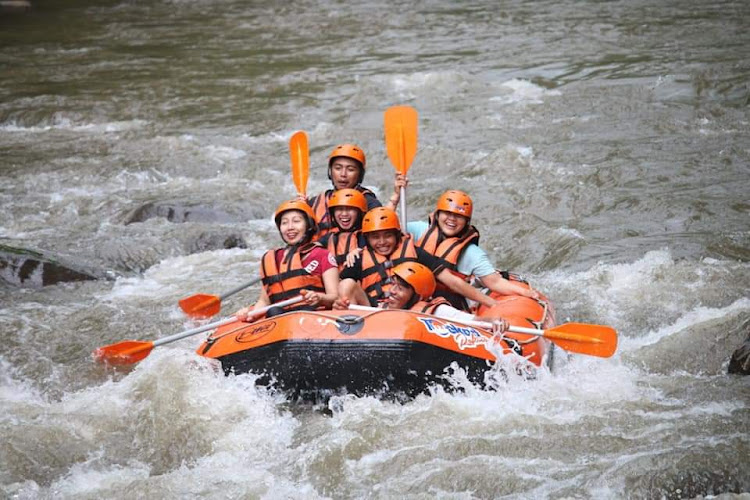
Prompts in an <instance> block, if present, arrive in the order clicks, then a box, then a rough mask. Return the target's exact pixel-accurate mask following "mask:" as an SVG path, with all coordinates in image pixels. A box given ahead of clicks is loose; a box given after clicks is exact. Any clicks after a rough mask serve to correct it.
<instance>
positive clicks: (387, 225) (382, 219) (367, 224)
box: [362, 207, 401, 234]
mask: <svg viewBox="0 0 750 500" xmlns="http://www.w3.org/2000/svg"><path fill="white" fill-rule="evenodd" d="M386 229H395V230H397V231H401V224H400V223H399V221H398V215H396V212H394V211H393V210H391V209H390V208H386V207H377V208H373V209H372V210H370V211H369V212H367V213H366V214H365V218H364V219H362V233H363V234H364V233H371V232H373V231H384V230H386Z"/></svg>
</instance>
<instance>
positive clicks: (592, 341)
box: [349, 305, 617, 358]
mask: <svg viewBox="0 0 750 500" xmlns="http://www.w3.org/2000/svg"><path fill="white" fill-rule="evenodd" d="M349 309H354V310H357V311H387V309H378V308H376V307H369V306H359V305H350V306H349ZM441 319H444V318H441ZM455 321H456V322H457V323H463V324H466V325H471V326H477V327H479V328H484V329H486V330H491V329H492V323H488V322H485V321H463V320H461V321H459V320H455ZM508 331H511V332H515V333H525V334H527V335H536V336H537V337H544V338H546V339H548V340H551V341H552V342H554V343H555V345H557V346H559V347H560V348H562V349H564V350H566V351H570V352H575V353H578V354H588V355H589V356H598V357H600V358H608V357H610V356H612V355H613V354H614V353H615V350H617V332H616V331H615V329H614V328H612V327H610V326H604V325H591V324H587V323H565V324H562V325H558V326H555V327H553V328H548V329H547V330H540V329H537V328H525V327H523V326H514V325H510V326H509V327H508Z"/></svg>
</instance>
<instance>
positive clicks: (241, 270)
mask: <svg viewBox="0 0 750 500" xmlns="http://www.w3.org/2000/svg"><path fill="white" fill-rule="evenodd" d="M749 25H750V4H748V3H747V2H744V1H718V2H696V1H663V2H646V1H612V2H593V1H586V2H578V1H572V0H557V1H554V2H551V1H539V2H502V3H499V2H489V1H478V2H472V3H471V4H468V3H467V4H461V3H454V2H448V1H444V0H433V1H425V2H416V3H411V2H389V3H379V4H376V3H371V2H330V1H306V2H294V3H290V4H284V5H278V6H273V5H269V4H267V2H246V1H239V0H172V1H168V0H162V1H158V0H154V1H124V0H116V1H111V0H110V1H108V0H101V1H97V2H90V1H82V0H66V1H61V2H53V1H42V0H40V1H38V2H36V3H34V6H33V8H32V9H31V10H30V11H27V12H8V11H5V12H2V13H0V45H1V46H2V51H1V52H0V202H1V203H0V243H3V244H6V245H10V246H16V247H23V248H32V249H38V250H44V251H47V252H52V253H53V254H55V255H58V256H61V257H65V258H69V259H72V260H73V261H76V262H78V263H81V264H86V265H89V266H93V267H96V268H99V269H102V270H106V271H110V274H111V275H113V276H117V278H116V279H114V280H105V279H101V280H97V281H87V282H78V283H67V284H57V285H53V286H47V287H44V288H28V287H26V288H21V287H17V286H14V285H11V284H8V283H4V282H0V299H1V307H0V335H1V338H2V343H1V345H0V366H1V367H2V370H1V371H0V373H1V375H0V407H1V408H2V411H1V412H0V491H1V492H2V496H3V497H12V498H92V499H93V498H159V497H161V498H204V497H205V498H306V499H307V498H436V497H437V498H451V499H454V498H455V499H458V498H461V499H467V498H498V497H502V498H693V497H700V496H706V495H719V494H726V495H729V494H731V493H741V492H745V494H747V492H750V459H749V457H750V438H749V437H748V435H749V433H748V431H750V411H748V407H749V406H750V379H749V378H747V377H745V378H743V377H737V376H731V375H727V374H726V368H727V363H728V359H729V357H730V355H731V353H732V352H733V350H734V349H736V348H737V347H738V346H739V345H740V344H741V343H742V342H743V340H744V339H745V338H746V336H747V332H748V327H749V325H750V291H749V289H750V222H749V221H750V218H749V215H750V198H749V197H748V181H750V167H749V165H750V137H749V135H748V122H749V121H750V113H749V112H748V111H749V105H750V87H749V85H748V81H750V30H748V29H747V26H749ZM395 104H408V105H411V106H414V107H415V108H416V109H417V110H418V111H419V113H420V122H419V124H420V125H419V126H420V136H419V150H418V154H417V156H416V159H415V161H414V163H413V166H412V168H411V170H410V172H409V177H410V180H411V185H410V188H409V192H408V202H409V214H410V218H422V217H424V216H425V215H426V214H427V213H428V212H429V211H430V210H431V207H432V205H433V204H434V202H435V199H436V198H437V196H438V195H439V194H440V193H441V192H442V190H444V189H446V188H448V187H452V188H461V189H464V190H466V191H468V192H470V193H471V194H472V196H473V197H474V200H475V204H476V209H475V214H476V215H475V218H474V223H475V224H476V225H477V226H478V227H479V229H480V231H481V232H482V241H481V243H482V246H483V247H484V248H485V249H487V250H488V252H489V253H490V255H491V256H492V258H493V259H494V260H495V262H496V264H497V266H498V267H500V268H504V269H511V270H514V271H516V272H520V273H522V274H524V275H525V276H526V277H527V278H529V279H530V280H531V281H532V283H533V284H534V285H535V286H536V287H537V288H539V289H541V290H544V291H545V292H547V294H548V295H549V296H550V297H551V298H552V300H553V301H554V303H555V305H556V308H557V315H558V321H559V322H567V321H579V322H587V323H600V324H607V325H611V326H613V327H615V328H616V329H617V330H618V332H619V335H620V345H619V349H618V352H617V354H616V355H615V356H614V357H613V358H610V359H600V358H592V357H587V356H583V355H576V356H572V357H571V358H570V359H569V360H560V361H564V362H561V363H558V364H557V366H556V367H555V369H554V370H553V371H552V372H548V371H544V372H541V373H540V375H539V377H538V379H537V380H535V381H524V380H515V379H510V380H509V381H508V382H507V383H504V384H501V385H500V386H498V387H497V388H496V389H497V390H495V391H482V390H479V389H476V388H473V387H471V386H469V385H467V384H464V383H463V382H461V380H460V374H459V376H457V380H456V384H459V385H461V384H463V385H464V387H465V391H464V392H462V393H459V394H447V393H445V392H444V391H442V390H438V389H436V390H435V391H434V393H433V394H432V395H429V396H427V395H425V396H420V397H418V398H417V399H415V400H414V401H411V402H407V403H404V404H400V403H396V402H390V401H382V400H379V399H375V398H353V397H337V398H334V399H332V400H331V401H330V402H329V403H328V404H327V405H326V406H318V407H312V408H311V407H306V406H303V407H300V406H298V405H294V404H291V403H290V402H288V401H286V400H285V398H284V396H283V395H280V394H276V393H274V392H272V391H269V390H266V389H264V388H258V387H255V386H254V384H253V381H254V379H253V376H250V375H245V376H237V377H235V376H230V377H225V376H223V375H222V374H220V373H219V372H217V371H216V370H215V368H214V366H213V365H212V364H211V363H209V362H207V361H206V360H204V359H201V358H199V357H198V356H197V355H195V353H194V352H193V351H194V349H195V347H196V346H197V345H198V342H199V340H200V338H199V337H192V338H189V339H185V340H182V341H180V342H178V343H175V344H170V345H168V346H164V347H160V348H157V349H155V350H154V351H153V353H152V354H151V355H150V356H149V357H148V358H147V359H146V360H144V361H143V362H142V363H140V364H139V365H137V366H136V367H134V368H132V369H127V370H118V371H115V370H112V369H110V368H105V367H102V366H99V365H97V364H96V363H94V362H92V360H91V358H90V353H91V351H92V350H93V349H94V348H96V347H98V346H101V345H106V344H110V343H113V342H117V341H120V340H123V339H127V338H137V339H156V338H159V337H163V336H166V335H169V334H172V333H175V332H178V331H181V330H184V329H187V328H191V327H192V326H193V324H192V323H191V322H189V321H187V320H186V319H185V318H184V317H183V316H182V314H181V312H180V311H179V308H178V307H177V300H178V299H179V298H181V297H184V296H186V295H189V294H191V293H197V292H204V293H220V292H222V291H227V290H229V289H231V288H233V287H234V286H236V285H237V284H239V283H242V282H244V281H247V280H248V279H250V278H251V277H252V276H253V275H254V274H255V273H256V272H257V268H258V259H259V257H260V256H261V254H262V253H263V251H264V250H265V249H267V248H268V247H271V246H275V245H278V244H279V242H280V240H279V237H278V235H277V234H276V232H275V228H274V227H273V224H272V222H271V220H270V214H271V211H272V209H273V207H275V206H276V205H277V204H278V203H279V202H281V201H282V200H284V199H288V198H290V197H292V196H293V194H294V188H293V186H292V182H291V179H290V174H289V158H288V150H287V140H288V139H289V137H290V135H291V134H292V133H293V132H294V131H296V130H300V129H302V130H306V131H307V132H308V134H309V136H310V144H311V165H313V168H312V172H311V179H310V188H309V191H310V192H318V191H320V190H322V189H324V188H326V187H327V185H328V181H327V179H326V176H325V168H324V165H325V163H326V155H327V153H328V152H329V150H330V149H332V147H333V145H335V144H337V143H340V142H348V141H351V142H356V143H358V144H360V145H361V146H362V147H363V148H364V149H365V151H366V152H367V154H368V172H367V177H366V182H365V184H366V185H369V186H372V187H373V188H375V189H377V190H378V192H379V193H380V194H381V198H382V199H386V198H387V197H388V195H389V194H390V187H389V185H390V183H391V179H392V176H393V170H392V168H391V167H390V165H389V163H388V160H387V158H386V155H385V152H384V145H383V130H382V120H383V111H384V110H385V109H386V108H387V107H388V106H391V105H395ZM165 201H166V202H170V203H177V204H187V205H190V204H195V205H201V206H209V207H212V208H213V209H215V210H218V211H221V213H223V214H225V215H226V216H227V217H226V218H225V219H222V220H219V221H200V220H198V221H193V222H186V223H182V224H179V223H173V222H169V221H167V220H166V219H164V218H152V219H149V220H147V221H145V222H141V223H134V224H125V221H126V220H127V217H128V214H131V213H132V211H133V210H134V209H136V208H138V207H139V206H142V205H144V204H146V203H149V202H165ZM217 234H218V235H219V236H222V235H225V234H238V235H241V236H242V237H243V238H244V240H245V241H246V242H247V248H246V249H242V248H231V249H218V250H216V249H215V250H209V251H197V250H200V244H199V243H200V241H202V238H206V237H207V236H206V235H208V237H210V236H211V235H217ZM256 296H257V288H256V289H250V290H248V291H245V292H243V293H241V294H238V295H237V296H235V297H233V298H231V299H229V300H227V301H225V303H224V306H223V311H224V312H231V311H233V310H235V309H236V308H239V307H240V306H242V305H245V304H246V303H249V302H252V301H253V300H254V299H255V297H256ZM745 498H747V496H745Z"/></svg>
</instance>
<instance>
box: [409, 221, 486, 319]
mask: <svg viewBox="0 0 750 500" xmlns="http://www.w3.org/2000/svg"><path fill="white" fill-rule="evenodd" d="M429 221H430V227H428V228H427V231H425V232H424V234H423V235H422V236H421V237H420V238H419V240H418V241H417V246H418V247H419V248H421V249H423V250H424V251H426V252H427V253H429V254H431V255H433V256H435V258H436V259H438V261H439V262H440V266H441V267H442V268H445V269H448V270H449V271H450V272H452V273H453V274H455V275H456V276H458V277H459V278H461V279H462V280H464V281H467V282H468V281H469V280H470V276H467V275H465V274H463V273H460V272H458V270H457V269H456V268H457V267H458V259H460V258H461V254H462V253H463V251H464V250H465V249H466V247H468V246H469V245H471V244H472V243H473V244H475V245H477V244H479V231H477V228H476V227H474V226H469V229H468V230H467V231H465V232H464V234H463V235H462V236H461V237H456V236H453V237H450V238H448V237H446V236H445V235H444V234H443V233H442V231H440V227H438V223H437V214H436V213H434V212H433V213H432V214H431V215H430V219H429ZM438 269H440V268H438ZM435 293H436V294H437V295H440V296H442V297H445V298H447V299H448V300H450V302H451V304H452V305H453V306H454V307H456V308H458V309H462V310H466V309H468V304H467V302H466V298H465V297H463V296H462V295H460V294H457V293H456V292H453V291H452V290H450V289H449V288H448V287H446V286H445V285H443V284H442V283H440V282H439V281H438V283H437V291H436V292H435Z"/></svg>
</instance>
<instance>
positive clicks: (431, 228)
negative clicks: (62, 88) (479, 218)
mask: <svg viewBox="0 0 750 500" xmlns="http://www.w3.org/2000/svg"><path fill="white" fill-rule="evenodd" d="M473 211H474V204H473V202H472V200H471V197H470V196H469V195H468V194H466V193H464V192H463V191H458V190H455V189H452V190H449V191H446V192H445V193H443V194H442V195H440V198H438V201H437V206H436V208H435V211H434V212H432V214H430V216H429V219H428V222H423V221H415V222H409V223H408V224H407V225H406V228H407V231H408V232H409V234H411V235H412V237H413V238H414V240H415V241H416V246H417V248H420V249H422V250H424V251H425V252H427V253H429V254H430V255H432V256H434V257H435V258H436V259H438V261H439V263H440V265H441V266H443V267H444V268H445V269H447V270H449V271H450V272H451V273H453V274H455V275H456V276H458V277H459V278H460V279H462V280H464V281H467V282H469V281H470V279H471V277H472V276H474V277H476V278H477V279H478V280H479V282H480V283H481V284H482V285H483V286H484V287H486V288H488V289H489V290H490V291H493V292H496V293H498V294H500V295H521V296H524V297H530V298H532V299H538V298H539V293H538V292H537V291H536V290H533V289H531V288H526V287H523V286H521V285H519V284H516V283H513V282H512V281H509V280H507V279H505V278H503V277H502V275H501V274H500V273H499V272H497V271H496V270H495V267H494V266H493V265H492V263H491V262H490V259H489V257H488V256H487V253H486V252H485V251H484V250H482V249H481V248H480V247H479V246H478V244H479V231H478V230H477V228H475V227H474V226H472V225H471V216H472V213H473ZM436 295H438V296H441V297H445V298H446V299H448V301H449V302H450V303H451V304H452V305H453V306H454V307H456V308H458V309H461V310H464V311H465V310H468V309H469V307H468V304H467V302H466V298H465V297H464V296H463V295H460V294H457V293H455V292H453V291H452V290H449V289H448V288H446V287H445V286H444V285H442V284H440V283H438V285H437V292H436ZM469 298H471V299H472V300H475V301H476V302H479V303H481V304H483V305H485V306H487V307H492V306H494V305H496V302H495V300H494V299H492V297H490V296H489V295H485V294H481V297H479V299H480V300H476V296H474V297H471V296H470V297H469Z"/></svg>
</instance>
